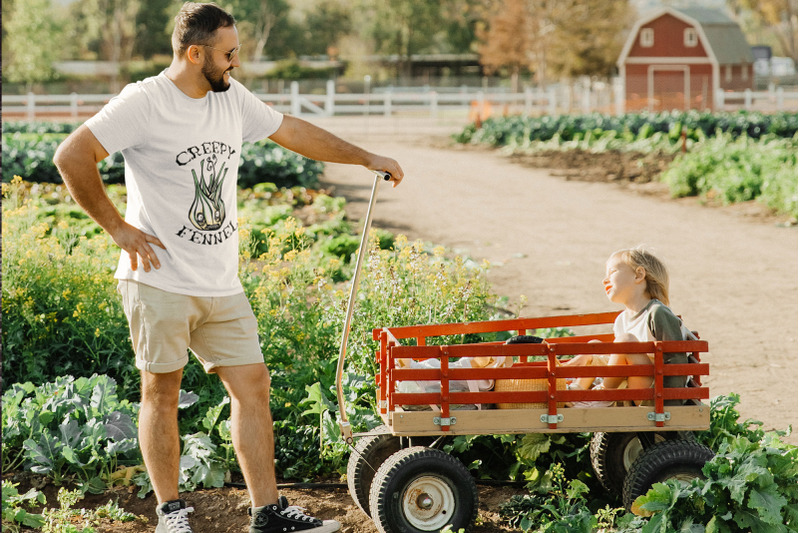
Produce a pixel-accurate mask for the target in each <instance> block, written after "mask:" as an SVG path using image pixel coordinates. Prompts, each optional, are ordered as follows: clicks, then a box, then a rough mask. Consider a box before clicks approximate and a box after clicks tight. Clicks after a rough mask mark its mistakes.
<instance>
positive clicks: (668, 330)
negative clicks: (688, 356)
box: [614, 299, 696, 342]
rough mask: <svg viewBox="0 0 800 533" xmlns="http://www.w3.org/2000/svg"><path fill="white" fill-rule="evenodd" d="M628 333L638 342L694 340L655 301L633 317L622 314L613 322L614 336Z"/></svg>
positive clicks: (666, 309)
mask: <svg viewBox="0 0 800 533" xmlns="http://www.w3.org/2000/svg"><path fill="white" fill-rule="evenodd" d="M625 333H630V334H632V335H633V336H634V337H636V339H637V340H638V341H639V342H650V341H683V340H696V337H695V336H694V334H693V333H692V332H691V331H689V329H688V328H687V327H686V326H684V325H683V321H681V319H680V318H678V317H677V316H675V314H674V313H673V312H672V311H671V310H670V308H669V307H667V306H666V305H664V304H663V303H661V302H660V301H658V300H656V299H652V300H650V301H649V302H648V303H647V305H646V306H644V308H643V309H642V310H641V311H639V312H638V313H636V314H635V315H634V316H628V313H627V312H624V311H623V312H622V313H620V314H619V315H618V316H617V319H616V320H615V321H614V335H615V336H617V337H620V336H622V335H623V334H625Z"/></svg>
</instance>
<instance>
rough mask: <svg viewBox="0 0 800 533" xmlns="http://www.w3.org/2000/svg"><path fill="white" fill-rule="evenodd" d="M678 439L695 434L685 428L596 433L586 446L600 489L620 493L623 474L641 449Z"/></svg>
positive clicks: (617, 494) (623, 479)
mask: <svg viewBox="0 0 800 533" xmlns="http://www.w3.org/2000/svg"><path fill="white" fill-rule="evenodd" d="M643 439H644V440H645V442H644V443H643V442H642V440H643ZM677 439H683V440H693V439H694V434H693V433H691V432H687V431H665V432H661V433H652V434H645V433H595V434H594V435H593V436H592V442H591V444H590V445H589V454H590V455H591V458H592V468H593V469H594V473H595V475H596V476H597V479H598V480H599V481H600V483H601V484H602V485H603V488H605V489H606V490H607V491H609V492H611V493H612V494H614V495H616V496H620V495H622V486H623V484H624V483H625V475H626V474H627V473H628V471H629V470H630V468H631V465H632V464H633V463H634V462H635V461H636V459H637V458H638V457H639V456H640V455H641V454H642V451H644V450H645V449H646V448H648V447H650V446H652V445H653V444H655V443H659V442H665V441H669V440H677Z"/></svg>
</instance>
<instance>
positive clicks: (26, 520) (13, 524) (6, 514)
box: [3, 468, 45, 533]
mask: <svg viewBox="0 0 800 533" xmlns="http://www.w3.org/2000/svg"><path fill="white" fill-rule="evenodd" d="M3 470H4V471H5V468H4V469H3ZM18 485H19V484H18V483H12V482H10V481H8V480H6V479H4V480H3V531H9V532H11V533H17V532H19V531H20V528H21V526H25V527H30V528H37V527H42V526H43V525H44V517H43V516H42V515H40V514H38V513H31V512H30V511H29V509H31V508H33V507H36V506H37V505H42V504H44V503H45V496H44V494H42V493H41V492H39V491H38V490H36V489H30V490H29V491H28V492H26V493H25V494H20V493H19V491H18V490H17V486H18Z"/></svg>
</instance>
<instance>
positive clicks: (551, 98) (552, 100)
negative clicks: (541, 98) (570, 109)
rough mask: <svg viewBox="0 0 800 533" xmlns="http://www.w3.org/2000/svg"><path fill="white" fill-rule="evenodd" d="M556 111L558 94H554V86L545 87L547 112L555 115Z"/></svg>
mask: <svg viewBox="0 0 800 533" xmlns="http://www.w3.org/2000/svg"><path fill="white" fill-rule="evenodd" d="M556 111H558V95H557V94H556V88H555V87H548V89H547V113H548V114H549V115H555V114H556Z"/></svg>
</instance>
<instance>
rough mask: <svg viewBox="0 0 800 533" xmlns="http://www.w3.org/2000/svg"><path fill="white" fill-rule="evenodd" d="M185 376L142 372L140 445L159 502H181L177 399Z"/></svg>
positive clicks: (179, 371) (179, 373)
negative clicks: (179, 498) (179, 500)
mask: <svg viewBox="0 0 800 533" xmlns="http://www.w3.org/2000/svg"><path fill="white" fill-rule="evenodd" d="M182 376H183V369H180V370H176V371H174V372H169V373H166V374H154V373H152V372H147V371H143V372H142V406H141V408H140V410H139V446H140V447H141V450H142V456H143V457H144V464H145V466H146V467H147V473H148V475H149V476H150V482H151V483H152V484H153V490H154V491H155V493H156V498H158V503H164V502H167V501H170V500H176V499H178V475H179V473H180V437H179V435H178V399H179V396H180V390H181V377H182Z"/></svg>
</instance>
